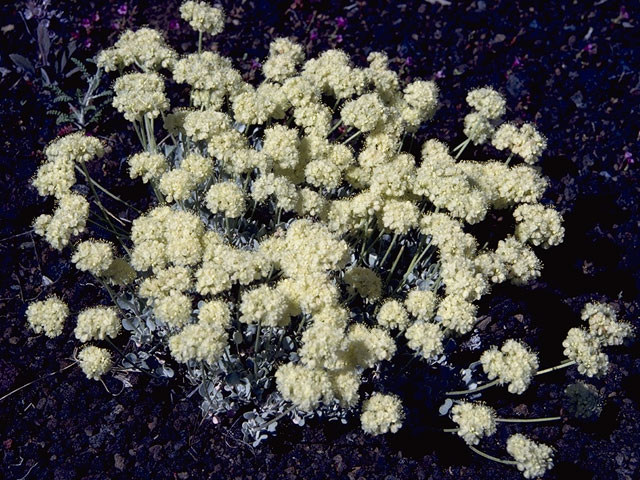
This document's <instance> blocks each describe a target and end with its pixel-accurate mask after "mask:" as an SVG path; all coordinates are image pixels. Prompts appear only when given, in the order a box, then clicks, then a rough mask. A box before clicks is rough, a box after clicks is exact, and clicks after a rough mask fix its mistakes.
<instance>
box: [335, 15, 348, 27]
mask: <svg viewBox="0 0 640 480" xmlns="http://www.w3.org/2000/svg"><path fill="white" fill-rule="evenodd" d="M346 26H347V19H346V18H344V17H336V27H338V28H344V27H346Z"/></svg>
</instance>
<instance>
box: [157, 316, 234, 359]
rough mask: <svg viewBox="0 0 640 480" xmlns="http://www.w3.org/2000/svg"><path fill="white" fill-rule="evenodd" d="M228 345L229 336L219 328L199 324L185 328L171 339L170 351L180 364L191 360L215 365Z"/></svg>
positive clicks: (202, 323)
mask: <svg viewBox="0 0 640 480" xmlns="http://www.w3.org/2000/svg"><path fill="white" fill-rule="evenodd" d="M226 345H227V335H226V332H225V330H224V329H221V328H219V326H217V325H214V324H210V323H206V322H198V323H194V324H191V325H187V326H186V327H184V328H183V329H182V330H181V331H180V332H179V333H177V334H175V335H172V336H171V337H170V338H169V350H170V351H171V355H172V356H173V358H175V359H176V360H177V361H178V362H181V363H187V362H189V361H190V360H194V361H197V362H203V361H204V362H209V363H210V364H214V363H215V362H217V361H218V359H219V358H220V357H221V356H222V353H223V352H224V348H225V347H226Z"/></svg>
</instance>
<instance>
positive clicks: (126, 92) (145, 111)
mask: <svg viewBox="0 0 640 480" xmlns="http://www.w3.org/2000/svg"><path fill="white" fill-rule="evenodd" d="M113 90H114V92H115V96H114V97H113V106H114V107H115V108H116V109H117V110H118V111H119V112H121V113H123V114H124V118H126V119H127V120H129V121H130V122H133V121H136V120H138V121H139V120H142V118H143V117H147V118H156V117H157V116H159V115H160V113H161V112H164V111H165V110H167V109H168V108H169V100H167V97H166V95H165V93H164V80H163V79H162V77H161V76H160V75H158V74H157V73H128V74H126V75H123V76H122V77H119V78H118V79H117V80H116V82H115V84H114V86H113Z"/></svg>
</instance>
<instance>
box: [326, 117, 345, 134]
mask: <svg viewBox="0 0 640 480" xmlns="http://www.w3.org/2000/svg"><path fill="white" fill-rule="evenodd" d="M340 125H342V119H340V120H338V121H337V122H336V124H335V125H334V126H333V127H331V130H329V133H327V136H329V135H331V134H332V133H333V132H334V131H335V130H336V128H338V127H340Z"/></svg>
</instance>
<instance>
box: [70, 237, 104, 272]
mask: <svg viewBox="0 0 640 480" xmlns="http://www.w3.org/2000/svg"><path fill="white" fill-rule="evenodd" d="M71 261H72V262H73V263H75V264H76V268H77V269H78V270H82V271H84V272H89V273H91V274H93V275H95V276H96V277H97V276H100V275H102V274H104V273H105V272H106V271H107V270H108V269H109V267H110V266H111V263H113V246H112V245H111V244H110V243H108V242H103V241H96V240H90V241H86V242H81V243H79V244H78V246H77V247H76V251H75V253H74V254H73V256H72V257H71Z"/></svg>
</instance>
